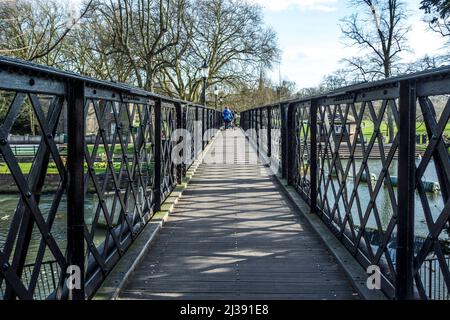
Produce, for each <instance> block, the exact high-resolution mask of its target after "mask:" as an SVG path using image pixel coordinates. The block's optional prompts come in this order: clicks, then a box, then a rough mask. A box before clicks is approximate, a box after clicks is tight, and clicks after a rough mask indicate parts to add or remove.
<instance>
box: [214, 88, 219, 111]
mask: <svg viewBox="0 0 450 320" xmlns="http://www.w3.org/2000/svg"><path fill="white" fill-rule="evenodd" d="M218 95H219V89H218V88H217V86H215V87H214V109H216V110H217V96H218Z"/></svg>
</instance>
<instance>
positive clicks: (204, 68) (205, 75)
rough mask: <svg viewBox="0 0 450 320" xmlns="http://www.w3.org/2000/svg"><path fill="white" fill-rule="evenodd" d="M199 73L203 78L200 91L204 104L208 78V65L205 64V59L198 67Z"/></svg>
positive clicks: (204, 103)
mask: <svg viewBox="0 0 450 320" xmlns="http://www.w3.org/2000/svg"><path fill="white" fill-rule="evenodd" d="M200 75H201V76H202V78H203V91H202V101H201V103H202V104H203V105H204V106H206V79H207V78H208V75H209V68H208V65H207V64H206V60H203V65H202V67H201V68H200Z"/></svg>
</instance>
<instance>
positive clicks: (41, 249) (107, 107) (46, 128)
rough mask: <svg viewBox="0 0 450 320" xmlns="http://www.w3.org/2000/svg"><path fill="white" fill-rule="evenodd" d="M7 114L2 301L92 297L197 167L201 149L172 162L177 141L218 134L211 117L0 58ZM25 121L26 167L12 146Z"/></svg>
mask: <svg viewBox="0 0 450 320" xmlns="http://www.w3.org/2000/svg"><path fill="white" fill-rule="evenodd" d="M0 108H1V110H0V111H1V112H0V165H1V166H2V171H1V174H0V186H1V187H2V188H1V190H0V199H1V200H4V201H2V202H1V203H2V207H1V208H0V288H1V293H2V298H3V299H16V298H18V299H32V298H55V299H66V298H69V297H70V298H78V299H84V298H89V297H91V296H92V295H93V294H94V293H95V291H96V290H97V288H98V287H99V286H100V285H101V283H102V281H103V280H104V279H105V277H106V275H107V274H108V273H109V271H110V270H111V269H112V268H113V266H114V265H115V264H116V262H117V261H118V260H119V259H120V258H121V257H122V256H123V254H124V253H125V252H126V251H127V249H128V248H129V246H130V244H131V243H132V242H133V240H134V239H136V237H138V236H139V233H140V231H141V230H142V228H143V227H144V226H145V225H146V223H147V222H148V221H149V220H150V219H151V218H152V216H153V214H154V213H155V212H156V211H158V210H159V209H160V206H161V203H162V202H163V201H164V200H165V199H166V198H167V196H168V194H169V193H170V192H171V191H172V190H173V189H174V187H175V186H176V184H177V182H181V179H182V178H183V176H184V175H185V173H186V170H187V168H188V167H189V166H190V165H191V164H192V162H193V161H194V160H195V159H196V158H197V157H198V156H199V153H200V152H201V145H202V142H200V148H195V147H194V143H193V144H192V152H191V157H190V159H188V160H187V161H185V163H182V164H179V163H177V164H176V163H175V162H173V161H172V156H173V151H174V147H175V146H176V145H177V143H179V142H181V141H182V139H181V138H179V137H174V136H173V135H174V132H175V129H177V128H178V129H187V130H188V131H189V132H191V133H192V135H191V136H192V142H194V132H195V130H196V126H195V121H200V122H201V123H202V124H201V125H200V126H199V130H200V136H202V135H203V133H204V132H205V131H207V130H208V129H211V128H217V127H218V126H219V124H220V123H219V120H220V117H219V112H218V111H215V110H212V109H209V108H206V107H204V106H200V105H195V104H193V103H189V102H186V101H181V100H177V99H173V98H169V97H165V96H161V95H157V94H153V93H151V92H147V91H144V90H141V89H138V88H135V87H130V86H126V85H123V84H118V83H112V82H105V81H99V80H96V79H91V78H87V77H82V76H79V75H77V74H73V73H68V72H62V71H59V70H55V69H51V68H48V67H43V66H38V65H33V64H29V63H25V62H23V61H19V60H13V59H8V58H4V57H0ZM24 114H25V115H26V118H27V119H29V120H28V121H26V122H24V123H26V125H27V126H29V128H28V129H29V131H30V132H34V137H33V139H32V140H33V141H36V144H37V145H38V147H37V148H36V150H34V151H33V153H29V154H27V157H22V156H19V155H20V152H19V151H18V150H19V149H20V148H19V147H18V146H17V144H20V141H19V140H20V139H19V140H17V138H16V139H15V140H14V141H15V142H14V146H12V145H11V144H10V143H12V142H10V141H9V138H10V137H11V135H15V137H17V136H18V135H19V134H18V133H17V132H16V131H23V130H25V129H24V128H17V122H18V119H19V118H20V119H22V121H23V116H24ZM21 117H22V118H21ZM197 127H198V126H197ZM19 129H20V130H19ZM30 134H32V133H30ZM61 136H63V137H65V136H67V139H66V138H63V139H60V137H61ZM56 137H58V139H56ZM210 138H211V136H210V135H209V136H208V139H210ZM196 143H197V142H196ZM206 143H208V141H205V142H204V144H203V146H204V145H206ZM18 148H19V149H18ZM45 261H52V262H51V263H49V262H45ZM69 266H78V267H80V270H81V271H80V272H81V284H82V285H81V288H79V289H78V288H77V287H76V285H74V287H73V288H72V289H73V290H68V287H67V286H68V283H67V281H66V280H67V279H68V276H70V274H67V273H66V271H67V269H68V267H69ZM48 268H51V270H50V271H48V270H47V269H48ZM70 270H73V269H70ZM75 271H76V270H75ZM75 271H74V273H73V275H75V274H76V272H75ZM50 274H51V276H49V275H50ZM55 275H56V276H55ZM73 284H76V281H74V282H73Z"/></svg>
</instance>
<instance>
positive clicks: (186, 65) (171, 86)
mask: <svg viewBox="0 0 450 320" xmlns="http://www.w3.org/2000/svg"><path fill="white" fill-rule="evenodd" d="M185 19H187V22H186V23H185V24H184V25H185V26H187V28H186V29H185V34H186V37H185V39H186V40H187V41H186V42H185V43H184V44H183V45H180V46H174V47H173V48H172V49H174V50H175V52H174V54H173V57H174V63H173V64H172V65H168V66H167V67H166V68H165V70H164V73H163V74H162V76H161V79H160V83H161V85H162V86H163V87H164V89H165V92H169V93H170V91H171V90H175V92H176V94H177V95H178V96H179V97H181V98H184V99H187V100H191V101H198V100H199V93H200V91H201V87H202V79H201V78H200V77H199V75H198V71H199V67H200V66H201V64H202V63H203V61H206V62H207V64H208V66H209V75H208V85H209V86H210V87H213V86H214V85H216V84H220V85H221V86H222V87H227V86H228V87H235V88H239V87H241V84H242V83H243V82H248V81H252V80H254V79H255V78H256V77H257V76H258V72H259V70H260V68H261V67H264V68H268V67H270V66H271V64H272V62H273V61H274V59H275V58H276V57H277V56H278V54H279V52H278V49H277V45H276V35H275V33H274V31H273V30H272V29H270V28H267V27H265V26H264V25H263V20H262V10H261V8H260V7H259V6H257V5H254V4H251V3H248V2H242V1H237V0H196V1H193V3H192V5H191V6H190V10H189V14H188V15H186V16H185ZM185 21H186V20H185ZM180 52H182V53H183V54H180Z"/></svg>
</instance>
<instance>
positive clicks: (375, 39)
mask: <svg viewBox="0 0 450 320" xmlns="http://www.w3.org/2000/svg"><path fill="white" fill-rule="evenodd" d="M350 3H351V4H352V5H353V6H355V7H357V8H359V9H361V10H362V12H363V13H362V14H360V13H355V14H352V15H351V16H349V17H346V18H344V19H343V20H342V21H343V25H342V26H341V30H342V33H343V35H344V37H345V38H346V39H347V40H348V42H349V43H350V44H351V45H356V46H358V47H359V48H360V49H361V50H362V53H363V55H362V56H360V57H354V58H350V59H346V61H347V63H348V64H349V65H350V66H351V67H353V68H355V70H358V72H359V73H360V74H361V75H362V78H363V80H364V81H372V80H376V79H380V78H388V77H390V76H391V75H393V74H394V73H395V68H396V63H398V61H399V60H400V54H401V52H402V51H404V50H405V49H407V44H406V41H407V37H406V36H407V33H408V31H409V30H410V27H409V26H407V25H406V20H407V12H406V9H405V7H404V4H403V2H402V1H401V0H351V1H350ZM390 111H391V110H390V109H389V108H388V111H387V120H388V128H389V130H388V139H389V142H392V141H393V139H394V125H393V119H392V114H390V113H391V112H390Z"/></svg>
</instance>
